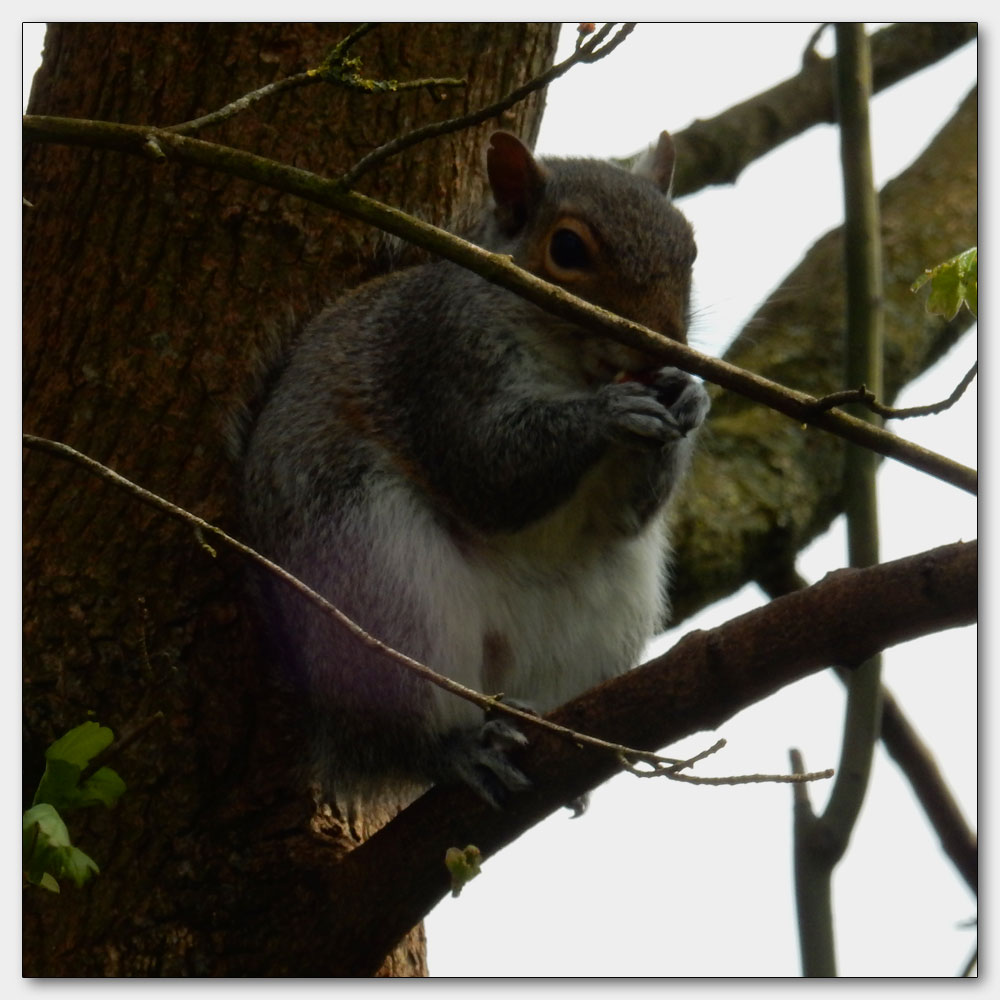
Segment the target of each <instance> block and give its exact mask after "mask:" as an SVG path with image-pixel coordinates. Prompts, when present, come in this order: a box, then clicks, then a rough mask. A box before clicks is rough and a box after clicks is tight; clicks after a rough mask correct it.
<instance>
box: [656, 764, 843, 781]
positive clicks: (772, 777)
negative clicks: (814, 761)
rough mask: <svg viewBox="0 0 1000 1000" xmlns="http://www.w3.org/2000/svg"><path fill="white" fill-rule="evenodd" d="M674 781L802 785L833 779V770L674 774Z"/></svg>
mask: <svg viewBox="0 0 1000 1000" xmlns="http://www.w3.org/2000/svg"><path fill="white" fill-rule="evenodd" d="M670 777H671V778H672V779H673V780H674V781H686V782H687V783H688V784H689V785H752V784H759V783H762V782H769V783H772V784H786V785H801V784H803V783H805V782H807V781H823V780H824V779H827V778H832V777H833V768H832V767H828V768H827V769H826V770H825V771H808V772H804V773H795V774H737V775H733V776H731V777H728V778H714V777H704V776H702V775H698V774H672V775H670Z"/></svg>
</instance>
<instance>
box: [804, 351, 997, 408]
mask: <svg viewBox="0 0 1000 1000" xmlns="http://www.w3.org/2000/svg"><path fill="white" fill-rule="evenodd" d="M978 373H979V362H978V361H976V362H975V363H974V364H973V366H972V367H971V368H970V369H969V370H968V371H967V372H966V373H965V375H963V376H962V380H961V382H959V383H958V385H957V386H955V389H954V391H953V392H952V393H951V395H950V396H948V398H947V399H942V400H941V401H940V402H938V403H927V404H926V405H924V406H902V407H895V406H886V405H885V404H884V403H880V402H879V401H878V399H877V398H876V396H875V393H874V392H872V391H871V389H869V388H868V386H867V385H861V386H859V387H858V388H857V389H841V390H840V391H839V392H831V393H828V394H827V395H826V396H821V397H820V398H819V399H817V400H816V409H817V410H830V409H833V407H835V406H843V405H845V404H847V403H860V404H861V405H862V406H867V407H868V409H869V410H871V411H872V413H875V414H877V415H878V416H880V417H884V418H885V419H887V420H888V419H892V420H906V419H908V418H909V417H932V416H935V415H936V414H938V413H943V412H944V411H945V410H948V409H950V408H951V407H952V406H954V405H955V404H956V403H957V402H958V401H959V400H960V399H961V398H962V396H963V395H964V394H965V390H966V389H968V388H969V386H970V385H971V384H972V380H973V379H974V378H975V377H976V375H977V374H978Z"/></svg>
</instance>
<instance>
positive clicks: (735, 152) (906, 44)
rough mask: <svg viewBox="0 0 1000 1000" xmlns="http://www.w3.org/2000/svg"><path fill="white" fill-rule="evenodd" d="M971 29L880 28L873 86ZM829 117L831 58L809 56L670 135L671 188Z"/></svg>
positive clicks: (938, 54)
mask: <svg viewBox="0 0 1000 1000" xmlns="http://www.w3.org/2000/svg"><path fill="white" fill-rule="evenodd" d="M976 33H977V25H976V24H975V23H974V22H971V23H967V24H955V23H933V24H910V23H907V24H894V25H892V26H891V27H888V28H883V29H882V30H881V31H878V32H876V33H875V34H874V35H873V36H872V39H871V50H872V71H873V89H874V91H875V92H876V93H877V92H879V91H881V90H884V89H886V88H887V87H891V86H892V85H893V84H894V83H898V82H899V81H900V80H902V79H904V78H905V77H906V76H908V75H910V74H911V73H915V72H917V71H919V70H921V69H924V68H925V67H927V66H930V65H931V64H932V63H935V62H937V61H938V60H939V59H943V58H944V57H945V56H947V55H950V54H951V53H952V52H954V51H956V50H957V49H960V48H961V47H962V46H963V45H966V44H968V43H969V42H970V41H972V40H973V39H974V38H975V37H976ZM835 120H836V109H835V107H834V95H833V65H832V60H831V59H824V58H821V57H819V56H816V55H811V56H807V57H806V59H805V60H804V62H803V66H802V70H801V71H800V72H799V73H798V74H797V75H796V76H794V77H792V78H791V79H788V80H785V81H784V82H782V83H779V84H778V85H777V86H775V87H772V88H771V89H770V90H767V91H764V93H762V94H758V95H756V96H755V97H752V98H750V100H748V101H744V102H743V103H741V104H737V105H736V106H735V107H732V108H729V109H728V110H727V111H724V112H723V113H722V114H721V115H717V116H716V117H715V118H710V119H707V120H705V121H696V122H694V123H693V124H692V125H691V126H689V127H688V128H686V129H684V130H683V131H680V132H677V133H676V134H675V135H674V142H675V144H676V146H677V173H676V175H675V177H674V193H675V194H676V195H677V196H683V195H687V194H692V193H693V192H695V191H698V190H700V189H701V188H703V187H708V186H709V185H712V184H733V183H734V182H735V181H736V179H737V177H739V175H740V174H741V173H742V172H743V170H744V169H745V168H746V167H748V166H749V165H750V164H751V163H753V161H754V160H756V159H759V158H760V157H761V156H764V155H765V154H766V153H769V152H770V151H771V150H772V149H775V148H776V147H778V146H780V145H781V144H782V143H784V142H787V141H788V140H789V139H793V138H794V137H795V136H797V135H800V134H801V133H802V132H805V131H806V130H807V129H810V128H812V127H813V126H814V125H819V124H822V123H826V122H833V121H835Z"/></svg>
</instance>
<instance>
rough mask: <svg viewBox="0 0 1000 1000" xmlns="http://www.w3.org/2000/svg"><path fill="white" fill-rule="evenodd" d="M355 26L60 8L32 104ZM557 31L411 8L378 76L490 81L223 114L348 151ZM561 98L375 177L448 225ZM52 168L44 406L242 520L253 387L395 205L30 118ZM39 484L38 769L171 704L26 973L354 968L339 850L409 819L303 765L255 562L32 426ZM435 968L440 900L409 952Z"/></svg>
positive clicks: (89, 835) (110, 89)
mask: <svg viewBox="0 0 1000 1000" xmlns="http://www.w3.org/2000/svg"><path fill="white" fill-rule="evenodd" d="M350 28H351V26H343V25H340V26H338V25H324V26H308V25H239V24H225V25H165V26H161V25H148V24H147V25H107V24H105V25H54V26H52V27H51V28H50V30H49V33H48V35H47V38H46V49H45V56H44V62H43V67H42V69H41V70H40V72H39V74H38V76H37V77H36V81H35V85H34V88H33V91H32V98H31V107H30V109H29V110H31V111H36V112H40V113H50V114H57V115H66V116H72V117H84V118H102V119H107V120H111V121H122V122H132V123H139V122H150V123H155V124H160V125H167V124H173V123H177V122H181V121H185V120H188V119H191V118H193V117H195V116H198V115H201V114H204V113H206V112H208V111H211V110H214V109H215V108H218V107H221V106H222V105H224V104H226V103H228V102H229V101H231V100H233V99H235V98H236V97H239V96H241V95H242V94H244V93H246V92H249V91H251V90H254V89H256V88H257V87H260V86H262V85H263V84H265V83H268V82H270V81H271V80H275V79H280V78H283V77H285V76H288V75H290V74H292V73H295V72H300V71H302V70H304V69H307V68H309V67H311V66H315V65H317V64H318V63H319V62H320V60H321V59H322V57H323V56H324V54H325V53H326V51H327V50H328V48H329V47H330V46H331V45H333V44H334V43H336V42H338V41H339V40H341V39H342V38H344V37H345V36H346V35H347V34H348V32H349V31H350ZM555 41H556V30H555V28H554V26H551V25H518V24H514V25H500V24H492V25H426V24H425V25H391V26H385V27H382V28H380V29H378V30H377V31H374V32H372V33H370V34H368V35H367V36H365V37H364V38H363V39H362V40H361V41H360V42H358V43H357V45H356V47H355V49H354V52H355V54H357V55H361V56H362V57H363V59H364V66H363V71H364V73H365V74H366V75H370V76H373V77H376V78H380V79H388V78H396V79H400V80H406V79H413V78H424V77H464V78H467V79H468V81H469V86H468V87H467V88H464V89H459V90H455V89H448V90H444V89H440V93H439V95H438V96H439V97H440V98H441V99H440V100H434V99H432V97H431V95H430V94H429V93H428V91H426V90H422V91H418V92H406V93H399V94H387V95H360V94H356V93H347V92H345V91H342V90H339V89H336V88H333V87H328V86H313V87H310V88H307V89H303V90H297V91H294V92H290V93H287V94H284V95H281V96H279V97H276V98H275V99H273V100H269V101H264V102H261V103H259V104H257V105H255V106H254V108H253V109H252V110H250V111H249V112H246V113H244V114H242V115H240V116H238V117H237V118H235V119H232V120H231V121H230V122H227V123H226V124H224V125H221V126H218V127H215V128H213V129H212V130H211V131H210V132H208V133H206V138H211V139H213V140H216V141H219V142H228V143H231V144H233V145H235V146H238V147H240V148H246V149H252V150H254V151H257V152H260V153H262V154H264V155H268V156H272V157H274V158H276V159H279V160H282V161H285V162H289V163H293V164H296V165H299V166H302V167H305V168H307V169H310V170H314V171H316V172H318V173H321V174H326V175H330V176H334V175H336V174H337V173H339V172H342V171H343V170H345V169H347V168H348V167H350V166H351V165H352V164H353V163H354V162H355V161H356V160H357V159H358V158H359V157H360V156H361V155H363V154H364V153H365V152H367V151H368V150H370V149H371V148H372V147H374V146H376V145H378V144H380V143H381V142H384V141H386V140H387V139H389V138H392V137H394V136H396V135H399V134H401V133H404V132H406V131H408V130H410V129H412V128H413V127H415V126H417V125H420V124H423V123H425V122H427V121H429V120H437V119H443V118H447V117H452V116H454V115H456V114H460V113H462V112H464V111H468V110H472V109H474V108H477V107H480V106H482V105H483V104H486V103H489V102H490V101H493V100H495V99H496V98H498V97H500V96H501V95H503V94H505V93H507V92H508V91H509V90H511V89H513V88H514V87H516V86H517V85H519V84H520V83H523V82H524V81H525V80H527V79H529V78H531V77H532V76H534V75H536V74H537V73H539V72H541V71H542V70H543V69H545V68H546V67H547V66H548V65H549V64H550V63H551V59H552V55H553V53H554V46H555ZM541 107H542V101H541V98H540V96H539V95H535V96H534V97H533V98H531V99H529V100H528V101H527V102H526V103H523V104H520V105H518V106H517V108H515V109H514V110H513V111H512V112H509V113H507V114H506V115H505V116H504V119H503V121H500V122H498V121H493V122H488V123H486V124H485V125H484V126H482V127H480V128H479V129H472V130H469V131H466V132H462V133H459V134H456V135H452V136H449V137H447V138H445V139H442V140H440V141H438V142H435V143H434V144H433V145H425V146H423V147H421V148H420V149H419V150H418V151H417V152H416V153H415V154H412V155H409V156H406V157H402V158H398V159H397V160H395V161H392V162H390V163H388V164H386V165H385V166H383V167H382V168H381V169H380V170H379V171H378V173H377V175H375V176H370V177H368V178H366V180H365V181H364V182H362V185H361V188H362V190H365V191H366V192H368V193H371V194H374V195H375V196H377V197H380V198H382V199H384V200H386V201H389V202H391V203H393V204H396V205H399V206H401V207H403V208H406V209H407V210H410V211H414V212H415V213H416V214H418V215H421V216H422V217H424V218H427V219H428V220H430V221H432V222H435V223H437V224H442V223H444V222H445V221H446V220H447V219H448V218H449V217H451V216H453V215H454V214H456V213H460V212H461V211H462V209H463V207H466V206H468V205H470V204H473V203H476V202H478V201H479V200H480V198H481V197H482V181H481V174H480V172H478V171H474V170H468V169H466V165H467V164H470V163H475V162H477V161H478V156H479V150H480V149H481V148H482V144H483V141H484V137H485V135H486V134H487V133H488V132H489V131H490V130H492V129H493V128H496V127H498V126H499V127H505V128H510V129H513V130H515V131H517V132H519V133H520V134H522V135H525V136H527V137H528V138H529V139H533V137H534V135H535V133H536V131H537V126H538V123H539V120H540V112H541ZM24 178H25V190H24V195H25V197H26V199H27V200H28V202H29V203H30V204H31V205H32V206H33V207H32V208H30V209H27V210H26V214H25V220H24V427H25V429H26V430H30V431H32V432H34V433H37V434H40V435H43V436H47V437H52V438H57V439H60V440H63V441H66V442H68V443H71V444H73V445H74V446H75V447H77V448H79V449H80V450H82V451H84V452H86V453H88V454H90V455H92V456H94V457H96V458H98V459H100V460H101V461H104V462H106V463H107V464H109V465H111V466H113V467H115V468H116V469H118V470H119V471H121V472H123V473H124V474H126V475H128V476H130V477H132V478H134V479H135V480H138V481H140V482H142V483H143V484H145V485H146V486H148V487H150V488H151V489H153V490H155V491H158V492H160V493H162V494H164V495H167V496H170V497H171V498H172V499H174V500H175V501H177V502H178V503H180V504H182V505H185V506H187V507H188V508H189V509H191V510H193V511H196V512H197V513H199V514H200V515H202V516H204V517H206V518H207V519H210V520H214V521H218V522H220V523H222V524H230V525H231V522H232V510H233V504H232V497H231V495H230V490H231V488H232V487H231V470H230V468H229V466H228V463H227V460H226V453H225V435H224V428H225V424H226V421H227V417H228V414H229V413H230V412H231V411H232V409H233V408H234V406H235V405H236V403H237V402H238V401H239V400H240V398H241V396H242V394H244V393H245V390H246V386H247V384H248V382H250V381H251V378H252V374H253V372H254V369H255V367H256V366H258V365H260V363H261V359H262V358H264V357H266V356H267V355H268V354H269V353H270V352H272V351H273V350H274V348H273V346H272V344H273V343H274V342H275V341H276V340H278V339H280V338H282V337H283V336H285V335H286V334H287V333H288V330H289V328H290V327H291V326H292V325H293V324H294V322H295V319H296V318H297V317H303V316H307V315H309V314H310V313H311V312H313V311H315V310H316V309H317V307H318V306H320V305H321V304H322V303H323V302H324V301H325V300H327V299H328V298H330V297H331V296H333V295H335V294H336V293H337V291H338V290H340V289H342V288H344V287H346V286H350V285H352V284H355V283H357V281H358V280H359V279H360V278H361V277H362V276H363V273H362V272H363V268H364V261H365V260H366V259H369V258H370V257H371V256H372V251H373V246H374V241H375V240H376V237H377V234H374V233H373V232H372V231H371V230H369V229H367V228H366V227H364V226H361V225H358V224H354V223H348V222H344V221H343V220H337V219H334V218H332V217H331V216H330V214H329V213H327V212H324V211H322V210H319V209H316V208H315V207H314V206H309V205H307V204H304V203H303V202H301V201H296V200H295V199H292V198H288V197H285V196H282V195H280V194H278V193H276V192H274V191H269V190H265V189H259V188H254V187H251V186H250V185H248V184H245V183H243V182H241V181H235V180H232V179H230V178H228V177H224V176H221V175H214V174H211V173H209V172H207V171H202V170H198V169H180V168H176V167H173V166H161V167H157V166H155V165H150V164H148V163H143V162H140V161H138V160H136V159H134V158H129V157H125V156H121V155H118V154H113V153H110V154H109V153H99V152H92V151H87V150H84V149H80V148H73V149H70V148H65V147H56V146H47V147H46V146H33V147H29V148H27V149H26V151H25V156H24ZM24 497H25V510H24V580H25V592H24V633H25V639H24V660H25V673H26V687H25V699H24V707H25V724H24V733H25V750H24V760H25V765H26V771H27V773H26V779H25V784H26V789H27V790H28V794H29V796H30V793H31V791H32V790H33V787H34V784H35V782H36V781H37V779H38V776H39V773H40V769H41V766H42V751H43V750H44V747H45V746H46V745H48V743H49V742H51V741H52V740H53V739H54V738H56V737H57V736H59V735H60V734H61V733H62V732H64V731H65V730H66V729H68V728H70V727H71V726H73V725H76V724H79V723H80V722H83V721H84V720H86V719H88V718H94V719H97V720H98V721H100V722H101V723H103V724H106V725H110V726H111V727H112V728H113V729H115V731H116V732H118V733H121V732H122V731H123V730H127V729H128V727H129V726H130V725H132V724H134V723H138V722H141V721H142V720H143V719H145V718H147V717H148V716H150V715H151V714H152V713H154V712H155V711H162V712H163V714H164V721H163V722H162V723H161V724H159V725H154V726H153V727H152V728H150V729H149V730H148V731H147V732H146V733H145V734H144V736H143V737H142V739H141V740H140V741H139V742H137V743H136V744H134V745H133V746H132V747H131V748H130V749H129V750H128V751H127V752H125V753H123V754H122V756H121V759H120V760H118V761H116V766H117V768H118V769H119V771H120V772H121V773H122V775H123V777H124V778H125V780H126V781H127V783H128V785H129V791H128V793H127V795H126V796H125V798H124V799H123V801H122V802H121V803H120V804H119V806H118V807H117V808H116V810H115V811H114V812H113V813H106V812H104V811H98V810H88V811H85V812H84V813H78V814H75V815H74V817H73V822H72V829H73V832H74V834H75V835H76V836H77V837H79V838H80V840H81V842H83V843H86V844H89V845H91V847H92V849H93V853H94V855H95V856H96V858H97V860H98V862H99V864H100V865H101V866H102V875H101V876H100V877H99V878H97V879H95V880H94V881H93V882H92V883H90V884H89V885H88V886H87V888H86V890H85V891H82V892H76V891H75V890H67V891H64V892H63V893H62V894H61V895H60V896H54V895H49V894H48V893H45V892H42V891H40V890H36V889H31V890H30V891H29V892H28V893H26V895H25V908H24V934H25V951H24V971H25V973H26V974H28V975H46V976H59V975H73V976H81V975H82V976H86V975H98V976H108V975H118V976H126V975H131V976H136V975H240V974H242V973H244V972H245V971H246V970H247V969H248V968H249V967H250V965H249V964H248V963H249V962H250V960H251V959H252V967H253V968H254V970H255V971H256V972H257V974H259V975H301V974H304V973H308V972H313V973H316V972H325V973H327V974H335V972H336V970H335V969H331V968H328V967H325V966H324V963H323V959H324V950H325V939H326V934H327V933H335V928H331V929H329V930H328V931H327V930H325V929H318V928H316V927H315V926H314V924H313V919H312V915H313V905H312V903H313V901H314V897H315V894H316V893H319V892H322V891H323V890H322V886H323V880H322V879H321V878H319V877H318V873H319V871H320V870H321V869H322V868H324V867H325V866H328V865H329V864H330V863H331V862H332V860H333V859H335V858H336V857H338V856H340V855H341V854H342V853H343V852H344V851H346V850H349V849H350V848H351V847H352V846H353V845H354V844H356V843H357V842H359V840H361V839H362V838H363V837H364V836H365V834H366V833H367V831H368V830H369V829H370V827H371V826H372V825H373V823H377V822H378V820H379V818H378V817H341V816H337V815H334V814H333V813H332V812H330V810H329V809H328V808H325V807H324V808H322V809H317V808H316V806H315V804H314V803H313V801H312V798H311V795H310V792H309V789H308V787H307V786H306V785H305V783H304V782H303V781H302V780H301V777H300V776H299V775H298V773H297V763H298V758H299V754H298V753H297V750H296V742H297V733H298V731H299V726H298V724H297V720H298V712H299V705H298V704H297V703H296V701H295V699H294V698H291V697H289V696H288V695H287V693H285V692H282V691H281V690H280V689H278V688H275V686H274V685H273V683H272V681H271V679H270V675H269V674H268V671H267V670H266V669H265V664H264V663H262V662H261V656H260V652H259V651H260V649H261V648H262V647H261V644H260V643H259V641H258V637H257V636H256V635H255V632H254V627H253V622H251V621H249V620H248V616H247V615H246V614H244V613H242V611H241V604H240V585H239V580H240V578H241V574H242V569H243V567H242V566H240V565H239V564H238V562H237V561H236V560H234V559H233V558H231V557H230V556H229V555H228V554H226V553H220V554H219V556H218V558H213V557H212V556H211V555H209V554H208V553H207V551H206V550H205V549H203V548H201V547H200V546H199V544H198V541H197V540H196V539H195V538H194V537H192V535H191V534H190V533H189V532H185V531H183V530H178V528H177V527H176V525H173V524H171V523H169V522H168V521H165V520H164V519H162V518H160V517H157V516H155V515H151V514H150V513H149V512H148V511H146V510H143V509H142V508H141V507H138V506H136V505H135V504H134V503H133V502H131V501H129V500H128V499H126V498H124V497H123V496H121V495H116V493H115V491H113V490H110V489H108V488H107V487H105V486H102V485H101V484H100V483H98V482H97V481H95V480H93V479H91V478H90V477H88V476H86V475H85V474H84V475H81V474H80V473H79V472H78V471H74V470H73V469H71V468H68V467H66V466H64V465H62V464H61V463H59V462H53V461H52V460H51V459H50V458H48V457H46V456H44V455H39V454H27V455H26V459H25V464H24ZM352 905H354V906H357V905H358V901H357V900H355V901H354V902H353V904H352ZM351 917H352V914H351V913H349V912H345V913H344V914H343V919H345V920H350V919H351ZM290 939H294V940H295V941H296V942H297V944H296V948H295V949H289V948H286V947H285V945H286V943H287V942H288V941H289V940H290ZM303 941H307V942H309V943H310V944H309V947H308V948H307V949H306V952H305V954H303V950H302V947H301V943H302V942H303ZM291 950H295V951H296V953H297V954H298V955H299V956H300V962H301V964H300V965H299V966H298V967H295V968H293V967H289V965H288V963H287V962H286V960H285V954H286V953H287V952H289V951H291ZM424 970H425V964H424V954H423V943H422V935H421V932H420V931H419V929H418V930H417V931H416V932H415V933H414V934H413V935H411V936H410V937H409V938H408V939H407V940H406V941H404V942H403V944H402V945H401V947H400V948H398V949H397V950H396V952H395V953H394V954H393V956H392V957H391V958H390V960H389V961H388V962H387V963H386V965H385V966H384V967H383V970H382V971H383V974H390V975H413V974H420V973H421V972H423V971H424Z"/></svg>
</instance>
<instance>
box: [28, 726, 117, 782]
mask: <svg viewBox="0 0 1000 1000" xmlns="http://www.w3.org/2000/svg"><path fill="white" fill-rule="evenodd" d="M114 738H115V734H114V733H113V732H112V731H111V730H110V729H108V727H107V726H101V725H98V723H96V722H84V723H83V724H82V725H80V726H77V727H76V728H74V729H71V730H70V731H69V732H68V733H66V734H65V736H60V737H59V739H57V740H56V741H55V743H53V744H52V746H50V747H49V748H48V750H46V751H45V759H46V760H48V761H52V760H64V761H67V762H68V763H70V764H75V765H76V766H77V767H78V768H80V770H81V771H82V770H83V769H84V768H85V767H86V766H87V765H88V764H89V763H90V761H91V760H92V759H93V758H94V757H96V756H97V755H98V754H99V753H100V752H101V751H102V750H106V749H107V748H108V747H109V746H111V742H112V740H114Z"/></svg>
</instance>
